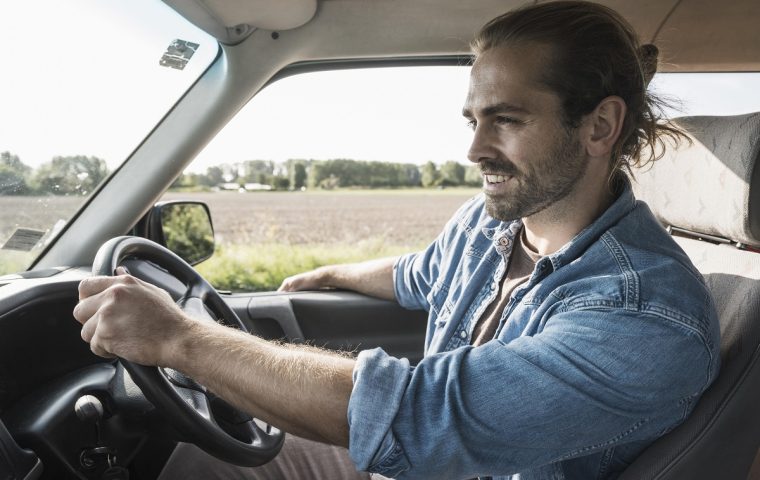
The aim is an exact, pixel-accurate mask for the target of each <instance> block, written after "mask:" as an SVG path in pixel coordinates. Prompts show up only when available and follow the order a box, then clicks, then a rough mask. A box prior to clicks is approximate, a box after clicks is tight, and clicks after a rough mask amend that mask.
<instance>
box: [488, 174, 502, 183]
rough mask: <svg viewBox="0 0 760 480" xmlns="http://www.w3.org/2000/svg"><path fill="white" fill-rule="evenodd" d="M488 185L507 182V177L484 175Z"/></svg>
mask: <svg viewBox="0 0 760 480" xmlns="http://www.w3.org/2000/svg"><path fill="white" fill-rule="evenodd" d="M485 177H486V181H487V182H488V183H502V182H506V181H507V177H506V176H504V175H485Z"/></svg>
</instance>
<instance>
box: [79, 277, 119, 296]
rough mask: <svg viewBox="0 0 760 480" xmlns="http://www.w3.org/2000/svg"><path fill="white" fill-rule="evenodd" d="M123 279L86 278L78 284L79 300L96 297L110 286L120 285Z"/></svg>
mask: <svg viewBox="0 0 760 480" xmlns="http://www.w3.org/2000/svg"><path fill="white" fill-rule="evenodd" d="M122 279H123V277H122V276H119V277H88V278H85V279H84V280H82V281H81V282H79V299H80V300H82V299H83V298H87V297H91V296H93V295H97V294H98V293H100V292H102V291H103V290H105V289H107V288H108V287H110V286H111V285H114V284H117V283H120V282H121V281H122Z"/></svg>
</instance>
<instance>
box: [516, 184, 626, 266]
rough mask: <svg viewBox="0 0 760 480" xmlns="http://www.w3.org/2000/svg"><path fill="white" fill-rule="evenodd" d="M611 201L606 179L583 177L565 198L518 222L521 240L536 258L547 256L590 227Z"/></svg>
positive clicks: (611, 196) (612, 196)
mask: <svg viewBox="0 0 760 480" xmlns="http://www.w3.org/2000/svg"><path fill="white" fill-rule="evenodd" d="M587 172H588V171H587ZM614 201H615V196H614V193H613V192H612V191H611V190H610V188H609V187H608V185H607V176H606V175H604V176H599V175H595V176H590V175H588V173H587V174H585V175H584V176H583V177H581V179H580V180H579V181H578V183H577V184H576V185H575V187H574V188H573V190H571V191H570V193H569V194H568V195H567V196H565V197H564V198H562V199H561V200H558V201H557V202H555V203H553V204H552V205H550V206H549V207H547V208H545V209H544V210H541V211H540V212H538V213H535V214H533V215H531V216H530V217H525V218H523V219H522V220H523V225H524V228H525V240H526V242H527V244H528V246H529V247H531V248H532V249H533V250H535V251H536V252H538V253H539V254H541V255H550V254H552V253H554V252H556V251H557V250H559V249H560V248H562V246H564V245H565V244H566V243H568V242H569V241H570V240H572V239H573V238H574V237H575V236H576V235H578V233H580V232H581V230H583V229H584V228H586V227H587V226H589V225H591V223H593V222H594V220H596V219H597V218H599V217H600V216H601V215H602V213H604V212H605V211H606V210H607V209H608V208H609V206H610V205H612V203H613V202H614Z"/></svg>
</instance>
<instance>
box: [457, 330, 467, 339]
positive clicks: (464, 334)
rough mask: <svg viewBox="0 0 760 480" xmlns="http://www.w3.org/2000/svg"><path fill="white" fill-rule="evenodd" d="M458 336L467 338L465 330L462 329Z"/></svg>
mask: <svg viewBox="0 0 760 480" xmlns="http://www.w3.org/2000/svg"><path fill="white" fill-rule="evenodd" d="M459 338H462V339H465V338H467V332H465V331H464V330H462V331H461V332H459Z"/></svg>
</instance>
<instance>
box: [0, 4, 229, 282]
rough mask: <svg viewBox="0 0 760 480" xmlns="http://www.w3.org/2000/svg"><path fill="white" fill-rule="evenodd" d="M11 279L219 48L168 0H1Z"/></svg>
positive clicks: (1, 255)
mask: <svg viewBox="0 0 760 480" xmlns="http://www.w3.org/2000/svg"><path fill="white" fill-rule="evenodd" d="M0 46H1V48H0V65H2V66H3V74H2V75H0V275H2V274H5V273H9V272H17V271H21V270H25V269H26V268H28V267H29V265H30V264H31V263H32V262H34V260H35V259H36V258H37V256H38V255H39V254H40V252H41V251H42V249H44V247H45V246H46V245H47V244H48V243H50V242H51V241H52V240H53V239H54V238H55V236H56V234H57V233H58V232H60V231H61V229H62V228H63V227H64V226H65V225H66V223H67V222H68V221H69V220H70V219H71V218H72V217H73V215H74V214H75V213H76V212H77V211H78V210H79V208H81V206H82V205H83V204H84V203H85V202H86V200H87V198H88V197H89V196H90V195H92V193H93V191H95V190H96V189H97V188H98V185H99V184H100V183H101V182H102V181H104V180H105V179H106V178H107V177H108V175H109V174H110V173H111V172H113V171H114V170H115V169H116V168H118V167H119V165H121V163H122V162H124V161H125V160H126V159H127V158H128V157H129V155H130V154H131V152H132V151H133V150H134V149H135V148H136V147H137V146H138V145H139V143H140V142H141V141H142V140H143V139H144V138H145V136H146V135H147V134H148V133H149V132H150V130H151V129H152V128H153V127H154V126H155V125H156V124H157V123H158V122H159V121H160V120H161V118H162V117H163V116H164V115H165V114H166V112H167V111H168V110H169V109H170V108H171V107H172V105H174V104H175V103H176V101H177V100H178V99H179V97H180V96H181V95H182V94H184V92H185V91H186V90H187V89H188V88H189V87H190V85H191V84H192V83H193V82H194V81H195V80H196V79H197V78H198V77H199V76H200V75H201V73H203V71H204V70H205V69H206V68H207V67H208V65H209V64H210V63H211V62H212V61H213V59H214V58H215V57H216V55H217V52H218V48H219V47H218V44H217V43H216V41H215V40H214V39H213V38H212V37H210V36H209V35H207V34H206V33H204V32H203V31H201V30H199V29H198V28H197V27H195V26H193V25H192V24H190V23H188V22H187V21H186V20H184V19H183V18H182V17H180V16H179V15H178V14H177V13H176V12H174V11H173V10H172V9H171V8H169V7H168V6H166V5H164V4H163V3H162V2H160V1H158V0H130V1H128V2H103V1H100V0H68V1H66V2H61V1H60V0H33V1H24V2H2V3H0Z"/></svg>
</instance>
